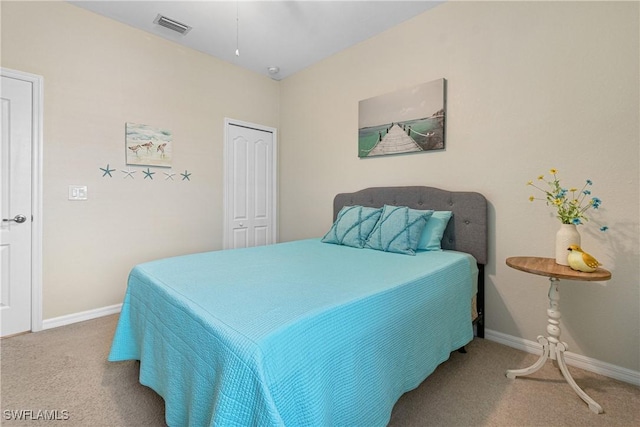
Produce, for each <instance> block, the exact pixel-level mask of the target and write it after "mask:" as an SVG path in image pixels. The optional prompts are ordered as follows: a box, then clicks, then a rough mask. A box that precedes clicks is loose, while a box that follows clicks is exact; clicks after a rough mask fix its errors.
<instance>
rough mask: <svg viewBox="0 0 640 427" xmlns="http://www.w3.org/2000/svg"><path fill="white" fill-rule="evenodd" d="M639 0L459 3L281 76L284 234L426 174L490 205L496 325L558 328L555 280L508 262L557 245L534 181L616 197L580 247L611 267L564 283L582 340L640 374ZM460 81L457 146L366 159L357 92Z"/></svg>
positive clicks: (451, 110) (592, 353)
mask: <svg viewBox="0 0 640 427" xmlns="http://www.w3.org/2000/svg"><path fill="white" fill-rule="evenodd" d="M639 34H640V33H639V4H638V3H637V2H633V3H631V2H624V3H612V2H602V3H599V2H584V3H577V2H538V3H534V2H509V3H505V2H449V3H445V4H443V5H440V6H438V7H436V8H434V9H432V10H431V11H428V12H426V13H424V14H422V15H421V16H419V17H417V18H415V19H413V20H411V21H408V22H406V23H404V24H402V25H400V26H398V27H396V28H393V29H391V30H389V31H387V32H385V33H383V34H382V35H379V36H378V37H375V38H373V39H370V40H368V41H365V42H363V43H361V44H359V45H358V46H356V47H353V48H351V49H348V50H346V51H344V52H342V53H339V54H337V55H335V56H333V57H331V58H329V59H327V60H325V61H323V62H321V63H319V64H317V65H314V66H312V67H310V68H308V69H306V70H304V71H302V72H300V73H298V74H296V75H294V76H292V77H290V78H287V79H285V80H284V81H282V84H281V120H280V126H281V132H280V224H281V227H280V230H281V233H280V237H281V240H292V239H298V238H303V237H310V236H320V235H322V234H324V233H325V232H326V231H327V230H328V228H329V226H330V223H331V201H332V198H333V196H334V194H335V193H338V192H344V191H352V190H358V189H360V188H364V187H368V186H379V185H412V184H426V185H431V186H436V187H442V188H446V189H451V190H471V191H478V192H481V193H483V194H484V195H485V196H486V197H487V198H488V200H489V202H490V219H491V222H490V227H491V229H490V235H491V241H490V263H489V265H488V267H487V291H486V292H487V302H486V306H487V313H486V314H487V327H488V328H489V329H491V330H493V331H497V332H500V333H504V334H508V335H511V336H514V337H520V338H523V339H526V340H532V341H533V340H535V337H536V336H537V335H539V334H543V333H545V327H546V320H547V318H546V311H545V310H546V308H547V306H548V300H547V289H548V281H547V280H546V279H545V278H543V277H538V276H532V275H528V274H525V273H522V272H518V271H515V270H512V269H510V268H508V267H507V266H506V265H505V258H507V257H509V256H515V255H532V256H549V257H552V256H553V248H554V243H553V242H554V236H555V233H556V231H557V229H558V228H559V223H558V221H557V220H555V219H554V218H553V215H552V211H551V210H550V209H549V208H547V207H546V206H544V204H543V203H540V204H535V203H534V204H531V203H530V202H529V201H528V197H529V195H531V194H532V193H531V189H530V187H527V186H526V185H525V183H526V182H527V181H529V180H530V179H535V178H536V177H537V176H538V175H539V174H541V173H547V171H548V170H549V169H550V168H557V169H559V171H560V174H561V177H562V179H563V182H564V183H566V185H567V186H569V185H571V184H573V185H576V186H578V185H581V183H583V182H584V180H585V179H587V178H589V179H591V180H593V181H594V185H593V188H592V190H593V192H594V194H595V195H597V196H599V197H600V198H601V199H602V200H603V206H602V208H601V212H600V215H597V217H598V218H600V219H602V221H603V222H606V223H607V224H608V225H609V226H610V227H611V230H610V231H609V232H607V233H606V234H605V233H600V232H598V231H597V227H596V226H595V225H594V224H589V225H587V226H585V227H580V231H581V232H582V240H583V246H584V247H585V248H586V249H587V250H588V251H590V252H591V253H593V254H594V255H596V256H597V257H598V258H599V259H600V260H601V262H602V263H603V264H604V266H605V267H606V268H608V269H610V270H611V271H612V272H613V279H612V280H611V281H609V282H605V283H588V282H561V293H562V300H561V310H562V314H563V320H562V327H563V333H562V338H563V339H564V340H566V341H567V342H568V344H569V348H570V351H572V352H575V353H578V354H582V355H585V356H588V357H590V358H595V359H597V360H601V361H604V362H608V363H611V364H614V365H617V366H621V367H624V368H627V369H631V370H634V371H636V372H637V371H640V359H639V358H640V354H639V353H640V350H639V349H640V342H639V339H640V294H639V283H640V277H639V276H640V273H639V267H638V263H639V252H640V250H639V216H640V215H639V214H640V205H639V200H638V197H639V193H640V187H639V184H638V178H639V173H640V170H639V141H640V131H639V90H640V88H639V84H638V76H639V75H640V74H639V73H640V70H639V65H638V63H639V50H640V46H639ZM442 77H444V78H446V79H447V81H448V92H447V114H448V116H447V129H446V130H447V142H446V144H447V146H446V150H444V151H439V152H431V153H423V154H411V155H401V156H395V157H383V158H371V159H358V157H357V123H358V101H359V100H362V99H366V98H369V97H372V96H376V95H380V94H384V93H387V92H392V91H395V90H397V89H400V88H404V87H408V86H412V85H415V84H418V83H423V82H428V81H431V80H435V79H438V78H442Z"/></svg>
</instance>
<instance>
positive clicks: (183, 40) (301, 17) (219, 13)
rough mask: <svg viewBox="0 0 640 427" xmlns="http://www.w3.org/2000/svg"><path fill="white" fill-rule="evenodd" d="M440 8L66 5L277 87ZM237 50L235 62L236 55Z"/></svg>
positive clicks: (421, 1)
mask: <svg viewBox="0 0 640 427" xmlns="http://www.w3.org/2000/svg"><path fill="white" fill-rule="evenodd" d="M443 1H444V0H439V1H435V0H413V1H377V0H376V1H371V0H369V1H367V0H359V1H358V0H351V1H328V0H324V1H268V0H263V1H244V0H240V1H215V0H214V1H211V0H210V1H178V0H174V1H155V0H142V1H114V0H111V1H93V0H89V1H70V2H69V3H71V4H74V5H76V6H79V7H82V8H84V9H88V10H90V11H93V12H95V13H98V14H100V15H104V16H106V17H109V18H112V19H115V20H117V21H120V22H123V23H125V24H128V25H131V26H133V27H137V28H139V29H141V30H144V31H147V32H149V33H152V34H155V35H157V36H160V37H162V38H165V39H167V40H171V41H174V42H176V43H179V44H181V45H184V46H187V47H190V48H193V49H196V50H198V51H201V52H204V53H207V54H209V55H212V56H215V57H217V58H219V59H222V60H224V61H227V62H231V63H233V64H236V65H238V66H240V67H243V68H246V69H248V70H251V71H255V72H256V73H260V74H264V75H270V76H271V77H272V78H273V79H276V80H280V79H283V78H285V77H287V76H290V75H292V74H294V73H296V72H297V71H300V70H302V69H304V68H306V67H308V66H310V65H312V64H314V63H316V62H318V61H320V60H322V59H324V58H327V57H329V56H331V55H333V54H335V53H337V52H340V51H341V50H344V49H346V48H348V47H350V46H353V45H355V44H357V43H359V42H361V41H363V40H366V39H368V38H370V37H373V36H375V35H376V34H379V33H381V32H383V31H385V30H387V29H389V28H391V27H393V26H394V25H397V24H399V23H401V22H403V21H406V20H407V19H410V18H412V17H414V16H416V15H419V14H420V13H422V12H424V11H426V10H428V9H430V8H432V7H435V6H437V5H438V4H440V3H442V2H443ZM158 14H162V15H164V16H166V17H168V18H170V19H173V20H175V21H178V22H180V23H183V24H186V25H189V26H191V27H193V28H192V29H191V30H190V31H189V32H188V33H187V34H185V35H181V34H179V33H177V32H174V31H171V30H169V29H167V28H164V27H160V26H159V25H156V24H154V23H153V21H154V19H155V18H156V16H157V15H158ZM236 17H237V19H236ZM236 24H237V25H236ZM236 47H237V48H238V49H239V53H240V55H239V56H236V54H235V52H236ZM269 67H278V68H279V72H277V73H275V74H270V73H269V71H268V68H269Z"/></svg>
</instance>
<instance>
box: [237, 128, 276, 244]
mask: <svg viewBox="0 0 640 427" xmlns="http://www.w3.org/2000/svg"><path fill="white" fill-rule="evenodd" d="M225 133H226V138H225V220H224V222H225V223H224V248H225V249H230V248H245V247H250V246H262V245H269V244H272V243H275V242H276V203H275V201H276V198H275V196H276V191H275V184H276V180H275V172H276V167H275V159H276V157H275V147H276V135H275V129H273V128H267V127H263V126H258V125H252V124H248V123H243V122H238V121H232V120H226V123H225Z"/></svg>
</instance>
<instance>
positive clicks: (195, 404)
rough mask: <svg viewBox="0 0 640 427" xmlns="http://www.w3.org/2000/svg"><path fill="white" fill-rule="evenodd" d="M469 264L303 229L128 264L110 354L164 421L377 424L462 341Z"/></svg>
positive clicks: (467, 318)
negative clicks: (146, 392) (336, 240)
mask: <svg viewBox="0 0 640 427" xmlns="http://www.w3.org/2000/svg"><path fill="white" fill-rule="evenodd" d="M476 274H477V267H476V263H475V259H474V258H473V257H471V256H469V255H467V254H463V253H459V252H452V251H442V252H419V253H418V254H417V255H416V256H408V255H400V254H393V253H387V252H380V251H375V250H371V249H355V248H351V247H346V246H338V245H332V244H326V243H321V242H320V240H318V239H310V240H301V241H296V242H289V243H281V244H276V245H271V246H262V247H256V248H249V249H236V250H228V251H217V252H207V253H201V254H195V255H187V256H182V257H176V258H169V259H164V260H159V261H154V262H149V263H145V264H141V265H138V266H136V267H135V268H134V269H133V270H132V272H131V274H130V277H129V284H128V288H127V292H126V296H125V300H124V304H123V306H122V312H121V314H120V319H119V323H118V326H117V329H116V333H115V337H114V339H113V343H112V347H111V352H110V355H109V360H110V361H123V360H140V382H141V383H142V384H144V385H147V386H149V387H151V388H152V389H153V390H155V391H156V392H157V393H158V394H160V395H161V396H162V397H163V398H164V400H165V408H166V421H167V423H168V424H169V425H170V426H214V425H215V426H243V427H244V426H384V425H385V424H387V423H388V421H389V418H390V415H391V410H392V409H393V405H394V404H395V402H396V401H397V400H398V398H399V397H400V396H401V395H402V394H403V393H404V392H406V391H409V390H411V389H413V388H415V387H417V386H418V385H419V384H420V383H421V382H422V381H423V380H424V379H425V378H426V377H427V376H428V375H429V374H430V373H431V372H433V371H434V370H435V368H436V367H437V366H438V365H439V364H440V363H441V362H443V361H445V360H446V359H447V358H448V357H449V354H450V352H451V351H453V350H455V349H458V348H459V347H461V346H463V345H465V344H467V343H468V342H469V341H470V340H471V339H472V338H473V332H472V326H471V314H470V300H471V298H472V295H473V293H474V292H475V278H476Z"/></svg>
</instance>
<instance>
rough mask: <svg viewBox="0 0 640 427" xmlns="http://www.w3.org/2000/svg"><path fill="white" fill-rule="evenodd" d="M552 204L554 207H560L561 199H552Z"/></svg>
mask: <svg viewBox="0 0 640 427" xmlns="http://www.w3.org/2000/svg"><path fill="white" fill-rule="evenodd" d="M553 204H554V205H556V206H560V205H561V204H562V199H553Z"/></svg>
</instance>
